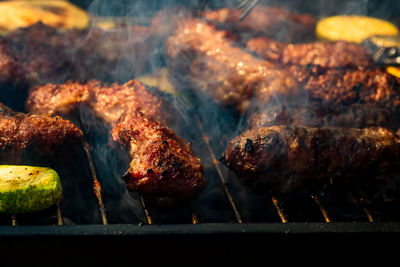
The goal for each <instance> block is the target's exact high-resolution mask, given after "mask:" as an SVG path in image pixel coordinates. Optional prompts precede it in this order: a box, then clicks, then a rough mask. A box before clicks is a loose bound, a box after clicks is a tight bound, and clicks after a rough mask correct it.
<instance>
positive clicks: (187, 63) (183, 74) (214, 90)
mask: <svg viewBox="0 0 400 267" xmlns="http://www.w3.org/2000/svg"><path fill="white" fill-rule="evenodd" d="M210 36H212V38H210ZM167 59H168V61H167V62H168V68H169V71H170V74H171V76H173V77H172V78H173V80H174V81H175V82H176V83H177V84H178V87H180V88H182V87H183V88H195V89H196V90H197V91H199V92H200V93H201V94H205V95H208V96H209V97H211V98H212V99H213V100H215V101H216V102H217V103H219V104H222V105H230V106H233V107H235V108H237V109H238V110H240V111H243V110H246V109H247V107H248V105H249V101H250V99H251V98H252V97H253V96H256V97H255V98H256V99H257V100H258V101H260V102H263V103H268V102H270V101H272V100H274V99H275V98H277V97H288V98H290V97H291V96H293V95H295V94H296V93H297V91H298V86H297V83H296V81H295V80H294V79H293V77H291V75H289V74H287V73H286V72H284V71H281V70H278V69H276V68H275V67H274V65H273V64H271V63H268V62H266V61H263V60H259V59H256V58H255V57H253V56H252V55H251V54H249V53H247V52H245V51H244V50H242V49H240V48H237V47H234V46H233V45H232V44H231V43H230V42H229V41H228V40H227V39H226V38H225V32H223V31H217V30H215V28H214V27H213V26H212V25H209V24H207V23H205V22H204V21H201V20H197V19H187V20H184V21H182V23H181V24H180V27H179V28H178V29H177V31H176V34H175V35H174V36H171V37H170V38H169V39H168V41H167Z"/></svg>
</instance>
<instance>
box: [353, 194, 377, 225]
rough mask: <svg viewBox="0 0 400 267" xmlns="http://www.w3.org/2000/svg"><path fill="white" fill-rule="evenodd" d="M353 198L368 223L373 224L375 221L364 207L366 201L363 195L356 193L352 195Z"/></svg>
mask: <svg viewBox="0 0 400 267" xmlns="http://www.w3.org/2000/svg"><path fill="white" fill-rule="evenodd" d="M354 195H355V196H354ZM353 197H354V200H355V202H356V203H357V204H358V205H359V206H360V207H361V209H362V210H363V212H364V213H365V215H366V216H367V219H368V221H369V222H374V221H375V219H374V217H373V216H372V214H371V212H370V211H369V210H368V209H367V207H366V203H367V200H366V198H365V197H364V196H363V194H362V193H361V192H358V193H356V194H353Z"/></svg>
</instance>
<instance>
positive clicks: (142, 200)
mask: <svg viewBox="0 0 400 267" xmlns="http://www.w3.org/2000/svg"><path fill="white" fill-rule="evenodd" d="M139 197H140V204H141V205H142V208H143V211H144V215H145V216H146V220H147V224H153V218H152V217H151V215H150V211H149V210H148V209H147V208H146V202H145V201H144V198H143V197H142V195H139Z"/></svg>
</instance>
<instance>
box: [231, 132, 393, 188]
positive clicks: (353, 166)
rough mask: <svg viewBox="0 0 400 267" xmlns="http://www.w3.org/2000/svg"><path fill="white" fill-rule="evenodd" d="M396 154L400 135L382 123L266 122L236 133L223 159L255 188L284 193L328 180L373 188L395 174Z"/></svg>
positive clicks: (356, 186) (383, 184) (321, 183)
mask: <svg viewBox="0 0 400 267" xmlns="http://www.w3.org/2000/svg"><path fill="white" fill-rule="evenodd" d="M399 156H400V140H399V138H398V137H397V136H396V134H395V133H394V132H392V131H390V130H388V129H385V128H380V127H376V128H364V129H354V128H339V127H323V128H310V127H300V126H299V127H287V126H271V127H264V128H258V129H254V130H249V131H246V132H244V133H243V134H241V135H239V136H237V137H235V138H234V139H233V140H232V141H231V142H230V143H229V145H228V148H227V150H226V152H225V162H226V164H227V166H228V167H229V168H231V169H232V170H234V171H235V172H237V173H238V175H239V176H240V177H241V178H242V179H244V180H245V181H247V182H249V183H250V184H252V185H253V186H254V188H255V189H260V190H265V189H268V190H272V191H274V192H277V193H289V192H295V191H297V190H300V189H304V188H310V189H318V188H321V186H323V185H324V184H330V183H333V184H340V185H343V184H344V185H345V186H349V187H350V188H357V189H362V190H363V189H365V190H366V191H367V192H368V190H372V191H374V192H375V193H376V192H377V191H379V190H380V189H382V187H383V186H387V185H388V184H390V182H391V181H392V179H393V178H394V177H395V176H396V175H398V169H399V166H400V157H399ZM372 191H371V193H372Z"/></svg>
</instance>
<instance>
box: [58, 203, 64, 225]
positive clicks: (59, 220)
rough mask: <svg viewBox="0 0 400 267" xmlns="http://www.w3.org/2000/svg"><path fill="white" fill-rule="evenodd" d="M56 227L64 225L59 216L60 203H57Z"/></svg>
mask: <svg viewBox="0 0 400 267" xmlns="http://www.w3.org/2000/svg"><path fill="white" fill-rule="evenodd" d="M57 225H64V221H63V218H62V215H61V209H60V203H57Z"/></svg>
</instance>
